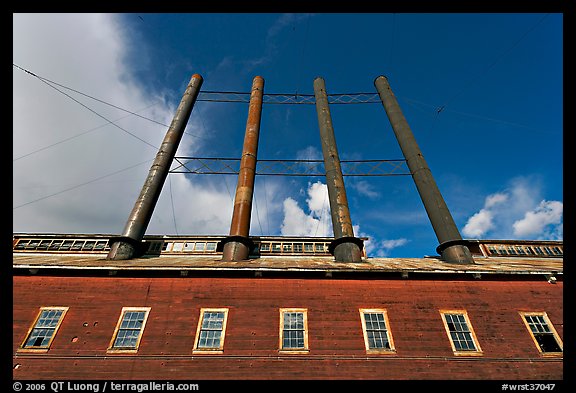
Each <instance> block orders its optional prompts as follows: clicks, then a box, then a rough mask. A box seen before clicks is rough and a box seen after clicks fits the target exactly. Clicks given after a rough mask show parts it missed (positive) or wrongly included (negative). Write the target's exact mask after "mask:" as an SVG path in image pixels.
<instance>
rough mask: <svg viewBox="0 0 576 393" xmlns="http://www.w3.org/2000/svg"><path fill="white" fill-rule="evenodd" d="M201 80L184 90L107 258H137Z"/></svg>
mask: <svg viewBox="0 0 576 393" xmlns="http://www.w3.org/2000/svg"><path fill="white" fill-rule="evenodd" d="M202 82H203V79H202V77H201V76H200V75H198V74H194V75H192V78H191V79H190V82H189V83H188V86H187V87H186V91H185V92H184V95H183V97H182V100H181V101H180V105H179V106H178V109H177V110H176V114H175V115H174V118H173V119H172V123H171V124H170V127H169V128H168V131H167V132H166V136H165V137H164V140H163V141H162V145H161V146H160V150H159V151H158V153H157V154H156V158H155V159H154V162H153V163H152V166H151V167H150V171H149V172H148V177H147V178H146V181H145V182H144V185H143V186H142V190H141V191H140V196H139V197H138V199H137V200H136V203H135V204H134V207H133V208H132V212H131V213H130V216H129V217H128V221H127V222H126V225H125V227H124V232H123V233H122V236H120V237H117V238H113V239H110V240H111V242H112V245H111V247H110V252H109V253H108V256H107V259H111V260H126V259H131V258H133V257H135V256H138V255H140V254H141V253H142V252H143V251H144V250H141V247H142V239H143V237H144V233H145V232H146V228H147V227H148V224H149V223H150V218H151V217H152V213H153V212H154V207H155V206H156V202H157V201H158V198H159V196H160V192H161V191H162V186H163V185H164V181H165V180H166V176H167V175H168V172H169V170H170V165H171V163H172V160H173V159H174V156H175V155H176V150H178V145H179V144H180V140H181V139H182V135H183V134H184V129H185V128H186V124H187V123H188V119H189V118H190V113H191V112H192V108H193V107H194V103H195V102H196V98H197V97H198V93H199V92H200V87H201V86H202Z"/></svg>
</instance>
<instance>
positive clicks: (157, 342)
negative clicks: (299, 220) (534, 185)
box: [13, 234, 564, 380]
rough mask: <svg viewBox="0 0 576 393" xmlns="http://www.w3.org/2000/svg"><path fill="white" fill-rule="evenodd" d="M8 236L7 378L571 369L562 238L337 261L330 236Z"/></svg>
mask: <svg viewBox="0 0 576 393" xmlns="http://www.w3.org/2000/svg"><path fill="white" fill-rule="evenodd" d="M109 238H110V237H109V236H105V235H99V236H95V235H90V236H89V235H86V236H78V235H74V236H72V235H67V236H65V235H56V234H52V235H46V234H44V235H37V234H17V235H14V254H13V268H14V276H13V296H14V307H13V377H14V379H18V380H23V379H53V380H60V379H81V380H82V379H84V380H85V379H106V380H110V379H112V380H121V379H153V380H163V379H164V380H174V379H187V380H204V379H209V380H213V379H235V380H238V379H258V380H259V379H322V380H326V379H391V380H394V379H399V380H406V379H412V380H413V379H425V380H446V379H478V380H486V379H505V380H560V379H563V339H562V337H563V333H564V332H563V326H564V325H563V322H564V321H563V275H562V273H563V245H562V242H552V241H547V242H536V241H525V242H517V241H515V242H512V241H475V242H470V243H469V244H470V249H471V252H472V255H473V258H474V262H475V263H474V264H473V265H455V264H449V263H446V262H444V261H442V260H441V259H440V258H439V257H427V258H366V257H364V258H363V260H362V262H360V263H346V262H336V261H334V258H333V257H332V256H331V255H330V254H328V253H327V252H326V247H327V246H326V245H327V244H328V243H329V242H330V241H331V239H318V238H280V237H271V238H255V239H254V242H255V243H256V245H257V250H258V252H257V254H256V255H251V256H250V259H249V260H246V261H239V262H224V261H222V260H221V255H222V253H221V252H220V251H216V244H217V242H218V241H220V240H222V238H218V237H189V236H188V237H183V236H180V237H170V238H168V237H146V238H145V244H146V247H147V249H148V251H147V252H146V253H145V254H144V255H142V256H141V257H139V258H135V259H132V260H130V261H123V262H118V261H110V260H107V259H106V257H105V256H106V253H107V252H108V250H109Z"/></svg>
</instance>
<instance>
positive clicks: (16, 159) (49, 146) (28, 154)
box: [12, 104, 154, 162]
mask: <svg viewBox="0 0 576 393" xmlns="http://www.w3.org/2000/svg"><path fill="white" fill-rule="evenodd" d="M152 105H154V104H152ZM152 105H149V106H147V107H146V108H144V109H142V110H145V109H148V108H150V107H151V106H152ZM129 116H130V115H126V116H123V117H120V118H118V119H116V120H115V121H118V120H122V119H125V118H127V117H129ZM109 124H111V123H110V122H108V123H106V124H102V125H99V126H97V127H94V128H92V129H90V130H88V131H85V132H82V133H80V134H77V135H74V136H71V137H68V138H65V139H62V140H61V141H59V142H55V143H53V144H51V145H48V146H44V147H41V148H40V149H37V150H34V151H32V152H30V153H27V154H24V155H23V156H20V157H17V158H15V159H13V160H12V162H15V161H18V160H20V159H22V158H25V157H28V156H31V155H33V154H36V153H39V152H41V151H43V150H46V149H49V148H51V147H54V146H56V145H59V144H61V143H64V142H68V141H70V140H72V139H75V138H78V137H80V136H82V135H86V134H88V133H90V132H92V131H95V130H97V129H99V128H102V127H105V126H107V125H109Z"/></svg>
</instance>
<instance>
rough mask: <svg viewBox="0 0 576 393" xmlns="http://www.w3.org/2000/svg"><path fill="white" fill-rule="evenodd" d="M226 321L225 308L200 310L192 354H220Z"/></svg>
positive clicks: (222, 347) (226, 312)
mask: <svg viewBox="0 0 576 393" xmlns="http://www.w3.org/2000/svg"><path fill="white" fill-rule="evenodd" d="M227 319H228V309H227V308H210V309H205V308H202V309H200V320H199V321H198V329H196V340H195V341H194V352H211V353H215V352H216V353H222V350H223V349H224V334H225V333H226V320H227Z"/></svg>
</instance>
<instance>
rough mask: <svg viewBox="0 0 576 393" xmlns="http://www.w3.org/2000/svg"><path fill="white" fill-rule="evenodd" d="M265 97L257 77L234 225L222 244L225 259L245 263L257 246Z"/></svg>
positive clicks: (260, 80)
mask: <svg viewBox="0 0 576 393" xmlns="http://www.w3.org/2000/svg"><path fill="white" fill-rule="evenodd" d="M263 96H264V79H263V78H262V77H261V76H256V77H254V80H253V81H252V92H251V94H250V106H249V108H248V120H247V121H246V134H245V136H244V146H243V148H242V158H241V160H240V171H239V172H238V184H237V186H236V195H235V197H234V212H233V214H232V224H231V225H230V236H228V237H227V238H226V239H224V240H223V241H222V243H223V250H222V260H224V261H242V260H246V259H248V255H249V254H250V250H251V249H252V247H253V243H252V241H251V240H250V238H249V234H250V217H251V215H252V199H253V195H254V178H255V177H256V161H257V154H258V137H259V135H260V119H261V117H262V101H263Z"/></svg>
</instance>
